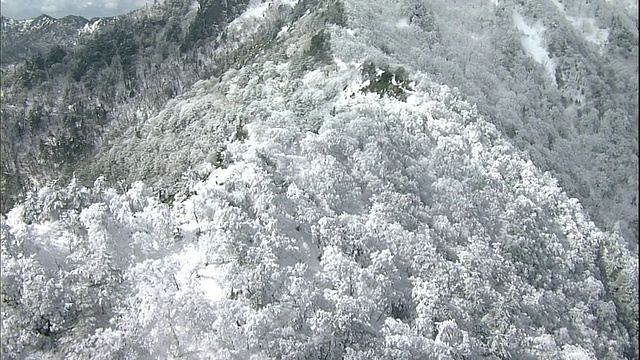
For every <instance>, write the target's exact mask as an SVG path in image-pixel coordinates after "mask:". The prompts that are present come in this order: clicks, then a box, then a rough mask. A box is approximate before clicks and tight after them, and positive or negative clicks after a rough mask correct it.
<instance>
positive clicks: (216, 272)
mask: <svg viewBox="0 0 640 360" xmlns="http://www.w3.org/2000/svg"><path fill="white" fill-rule="evenodd" d="M175 256H176V260H178V263H179V264H181V265H182V267H181V268H180V270H179V271H178V272H177V273H176V275H175V276H176V281H177V282H178V283H181V284H188V283H189V282H190V281H191V280H192V279H193V277H194V276H195V278H196V279H197V281H198V283H199V285H200V290H202V292H203V293H204V296H205V297H206V298H207V299H208V300H210V301H219V300H221V299H223V298H224V297H225V291H224V288H223V286H222V284H221V282H222V281H221V280H222V279H223V275H222V271H220V269H219V267H218V266H216V265H205V264H206V263H207V262H206V258H205V255H204V253H203V252H201V251H198V249H196V247H195V246H189V247H187V248H185V249H184V251H182V252H181V253H179V254H176V255H175Z"/></svg>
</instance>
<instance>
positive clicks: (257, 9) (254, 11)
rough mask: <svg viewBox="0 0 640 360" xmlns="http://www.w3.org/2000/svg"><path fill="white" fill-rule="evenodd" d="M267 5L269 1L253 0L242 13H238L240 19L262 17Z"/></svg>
mask: <svg viewBox="0 0 640 360" xmlns="http://www.w3.org/2000/svg"><path fill="white" fill-rule="evenodd" d="M269 5H270V3H269V2H264V3H260V2H258V3H256V2H254V3H253V4H251V5H249V7H248V8H247V10H245V11H244V13H242V15H240V19H249V18H259V17H262V16H263V15H264V12H265V11H266V10H267V8H268V7H269Z"/></svg>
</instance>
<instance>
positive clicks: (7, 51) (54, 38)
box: [0, 15, 114, 66]
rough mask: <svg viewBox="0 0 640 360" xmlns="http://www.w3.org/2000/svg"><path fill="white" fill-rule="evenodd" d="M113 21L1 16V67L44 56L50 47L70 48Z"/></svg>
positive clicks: (106, 19) (80, 18) (78, 17)
mask: <svg viewBox="0 0 640 360" xmlns="http://www.w3.org/2000/svg"><path fill="white" fill-rule="evenodd" d="M113 20H114V19H113V18H94V19H91V20H87V19H85V18H83V17H81V16H73V15H69V16H66V17H64V18H61V19H54V18H52V17H50V16H48V15H41V16H39V17H37V18H35V19H27V20H14V19H8V18H5V17H4V16H3V17H2V18H1V19H0V33H1V34H2V52H1V54H0V55H1V59H2V65H3V66H6V65H9V64H16V63H18V62H20V61H22V60H25V59H28V58H31V57H33V56H35V55H37V54H38V53H40V54H46V53H48V52H49V50H50V49H51V47H52V46H54V45H58V46H69V45H72V44H74V43H75V42H77V40H78V38H79V37H80V36H82V35H83V34H85V33H87V32H91V31H95V30H96V29H97V28H99V27H101V26H104V25H105V24H108V23H110V22H112V21H113Z"/></svg>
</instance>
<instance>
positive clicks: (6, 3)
mask: <svg viewBox="0 0 640 360" xmlns="http://www.w3.org/2000/svg"><path fill="white" fill-rule="evenodd" d="M1 2H2V15H4V16H6V17H10V18H14V19H26V18H31V17H35V16H38V15H41V14H47V15H49V16H53V17H55V18H60V17H64V16H67V15H80V16H84V17H86V18H88V19H90V18H92V17H95V16H112V15H119V14H124V13H127V12H129V11H131V10H133V9H137V8H139V7H142V6H144V4H145V3H152V2H153V0H1Z"/></svg>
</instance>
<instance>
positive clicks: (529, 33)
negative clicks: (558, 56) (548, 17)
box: [513, 11, 556, 84]
mask: <svg viewBox="0 0 640 360" xmlns="http://www.w3.org/2000/svg"><path fill="white" fill-rule="evenodd" d="M513 22H514V24H515V25H516V27H517V28H518V29H519V30H520V31H522V32H523V33H524V34H525V36H523V37H521V38H520V42H521V43H522V46H523V47H524V49H525V51H526V52H527V54H529V56H531V58H533V60H535V61H536V62H537V63H539V64H541V65H543V66H544V67H545V69H546V70H547V74H548V75H549V78H550V80H551V81H553V83H554V84H555V72H556V64H555V62H554V61H553V59H551V58H550V57H549V51H547V49H546V47H545V42H544V37H543V36H544V31H545V30H546V28H545V27H544V25H543V24H542V22H540V21H538V22H536V23H535V24H533V26H530V25H528V24H527V23H526V22H525V20H524V18H523V17H522V15H520V14H519V13H518V12H515V11H514V13H513Z"/></svg>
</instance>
